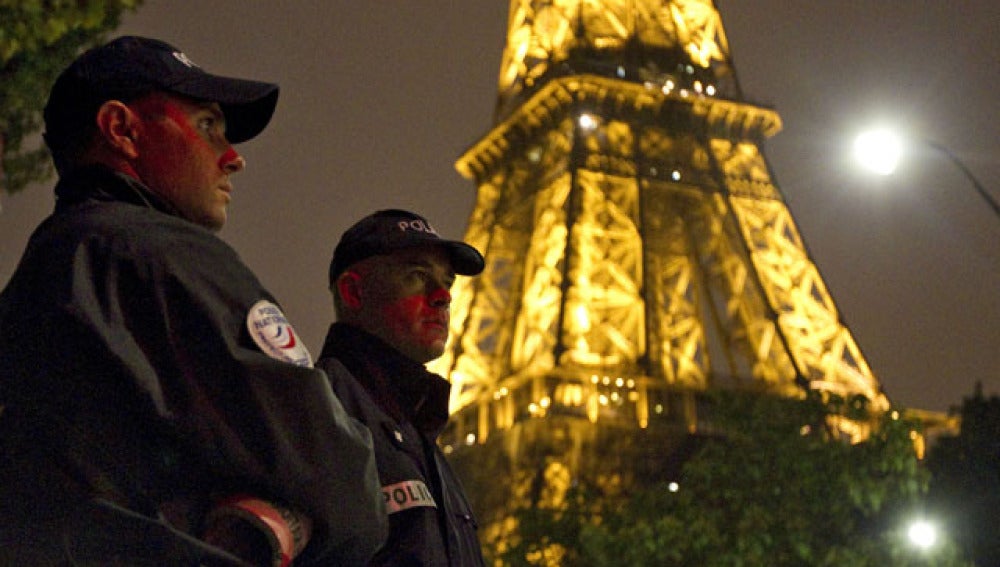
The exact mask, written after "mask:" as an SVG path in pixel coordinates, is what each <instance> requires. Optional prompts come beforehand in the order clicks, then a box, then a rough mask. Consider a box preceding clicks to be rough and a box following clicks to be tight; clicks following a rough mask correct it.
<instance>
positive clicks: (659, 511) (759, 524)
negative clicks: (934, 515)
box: [501, 392, 965, 567]
mask: <svg viewBox="0 0 1000 567" xmlns="http://www.w3.org/2000/svg"><path fill="white" fill-rule="evenodd" d="M712 407H713V408H714V410H713V416H712V417H711V420H712V423H713V424H714V429H715V430H717V434H715V435H711V436H709V437H707V438H706V439H704V440H703V443H702V445H701V448H700V449H699V450H698V451H697V452H696V453H695V454H694V456H693V457H692V458H691V459H690V460H688V461H687V462H686V463H685V464H684V465H683V467H682V468H681V474H680V477H679V478H678V479H677V481H676V483H658V484H655V485H653V486H648V487H642V488H639V489H638V490H636V491H634V492H632V493H631V494H630V495H628V496H627V497H625V498H616V499H607V498H603V497H602V495H601V494H599V491H596V490H594V489H593V487H586V486H577V487H576V488H575V489H574V490H573V491H572V493H571V496H570V498H569V499H568V500H567V504H566V505H565V506H562V507H560V508H558V509H544V508H538V507H534V508H531V509H525V510H521V511H519V512H518V513H517V514H516V515H515V517H516V523H517V526H518V527H517V529H516V531H515V535H514V537H513V538H511V542H512V543H511V544H510V546H509V547H508V548H507V549H506V551H505V552H504V553H503V554H502V557H501V559H502V561H503V562H504V563H505V564H508V565H516V566H520V565H562V566H576V565H579V566H583V565H587V566H594V567H600V566H622V565H667V566H673V565H676V566H699V567H702V566H709V567H712V566H727V567H728V566H732V567H737V566H740V567H754V566H761V567H765V566H766V567H775V566H778V567H780V566H800V565H801V566H826V565H829V566H833V565H837V566H844V565H848V566H859V567H860V566H872V567H874V566H879V567H881V566H886V565H890V566H893V565H895V566H909V565H930V564H933V565H940V566H951V565H954V566H957V565H964V564H965V563H963V562H962V561H961V560H960V559H959V558H958V555H957V553H956V550H955V547H954V546H953V545H952V544H950V543H949V542H943V543H939V545H937V546H936V547H935V548H933V549H931V550H927V551H925V552H920V551H919V550H917V549H915V548H913V547H911V546H910V544H909V543H908V542H907V541H906V538H905V534H904V531H903V528H902V526H903V524H904V522H905V521H906V520H907V519H908V518H909V516H910V514H912V513H913V512H914V511H916V510H918V509H919V506H920V504H921V502H922V498H923V496H924V494H925V492H926V488H927V483H928V480H929V477H928V473H927V471H926V470H925V469H924V468H923V467H922V466H921V464H920V463H919V461H918V459H917V457H916V454H915V451H914V447H913V442H912V439H911V432H912V431H914V429H915V427H916V424H915V423H911V422H907V421H905V420H902V419H899V418H898V414H894V413H890V414H887V415H885V416H883V417H882V418H881V420H880V423H879V424H878V427H877V428H876V429H875V432H874V433H873V434H872V435H871V436H870V437H869V438H868V439H867V440H865V441H863V442H861V443H857V444H853V445H852V444H850V443H847V442H845V441H844V440H842V439H840V436H839V435H838V433H837V430H836V428H834V427H831V426H830V425H829V424H830V423H831V417H842V416H844V415H845V411H848V412H849V411H855V412H857V411H862V412H863V411H864V408H863V406H859V405H858V404H844V403H843V402H842V401H839V403H838V401H834V402H824V401H821V400H820V399H818V398H810V399H806V400H792V399H787V398H779V397H774V396H767V395H748V394H745V393H743V394H734V393H727V392H720V393H719V394H718V395H717V397H715V398H714V402H713V405H712Z"/></svg>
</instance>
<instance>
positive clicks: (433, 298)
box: [429, 286, 451, 307]
mask: <svg viewBox="0 0 1000 567" xmlns="http://www.w3.org/2000/svg"><path fill="white" fill-rule="evenodd" d="M429 303H430V304H431V306H433V307H448V306H449V305H451V292H449V291H448V288H447V287H444V286H438V287H437V289H435V290H434V291H432V292H431V295H430V301H429Z"/></svg>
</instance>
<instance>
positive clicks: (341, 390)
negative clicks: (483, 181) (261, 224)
mask: <svg viewBox="0 0 1000 567" xmlns="http://www.w3.org/2000/svg"><path fill="white" fill-rule="evenodd" d="M483 266H484V263H483V257H482V255H480V253H479V251H477V250H476V249H475V248H473V247H472V246H469V245H468V244H465V243H464V242H457V241H450V240H444V239H442V238H440V237H439V236H438V234H437V232H436V231H435V230H434V228H432V227H431V225H430V223H429V222H428V221H427V219H425V218H423V217H421V216H418V215H415V214H413V213H410V212H407V211H401V210H386V211H379V212H377V213H374V214H372V215H370V216H368V217H365V218H364V219H362V220H361V221H359V222H358V223H357V224H355V225H354V226H352V227H351V228H350V229H348V230H347V231H346V232H345V233H344V234H343V236H342V237H341V239H340V242H339V243H338V244H337V247H336V249H335V251H334V253H333V261H332V262H331V264H330V291H331V292H332V293H333V300H334V308H335V310H336V315H337V322H336V323H334V324H333V325H331V327H330V332H329V333H328V334H327V337H326V342H325V344H324V345H323V352H322V354H320V357H319V360H318V362H317V366H319V367H320V368H323V369H324V370H326V371H327V375H328V376H329V377H330V381H331V383H332V384H333V389H334V391H335V392H336V393H337V396H338V397H339V398H340V399H341V400H342V401H343V403H344V407H345V408H346V409H347V411H348V413H350V414H351V415H353V416H354V417H356V418H358V419H359V420H361V421H362V422H363V423H364V424H365V425H367V426H368V428H369V429H370V430H371V432H372V436H373V438H374V441H375V458H376V461H377V464H378V471H379V476H380V478H381V484H382V494H383V497H384V500H385V504H386V509H387V511H388V512H389V540H388V541H387V542H386V545H385V546H384V547H383V548H382V549H381V550H380V551H379V552H378V553H377V554H376V556H375V558H374V559H373V560H372V562H371V563H370V565H386V566H388V565H412V566H480V565H483V558H482V552H481V551H480V547H479V541H478V539H477V536H476V524H475V519H474V518H473V515H472V511H471V509H470V508H469V504H468V502H467V501H466V499H465V494H464V492H463V490H462V487H461V485H460V484H459V482H458V479H457V478H456V476H455V474H454V472H452V470H451V468H450V467H449V466H448V463H447V461H446V460H445V458H444V454H443V453H442V452H441V449H440V448H439V447H438V445H437V442H436V440H437V437H438V435H439V434H440V433H441V430H442V429H443V428H444V426H445V424H446V423H447V421H448V398H449V393H450V390H451V384H449V383H448V381H446V380H445V379H444V378H442V377H440V376H438V375H436V374H433V373H431V372H428V371H427V370H426V369H425V368H424V364H425V363H427V362H430V361H431V360H434V359H435V358H438V357H439V356H441V354H443V353H444V348H445V343H446V341H447V340H448V324H449V312H448V310H449V306H450V304H451V295H450V293H449V289H450V288H451V285H452V283H453V282H454V281H455V275H456V274H459V275H465V276H474V275H477V274H479V273H480V272H482V271H483ZM345 367H346V371H345Z"/></svg>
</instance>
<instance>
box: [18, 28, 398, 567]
mask: <svg viewBox="0 0 1000 567" xmlns="http://www.w3.org/2000/svg"><path fill="white" fill-rule="evenodd" d="M277 98H278V86H277V85H274V84H270V83H264V82H257V81H250V80H244V79H236V78H228V77H222V76H218V75H213V74H210V73H208V72H206V71H204V70H202V69H201V68H200V67H199V66H197V65H196V64H195V63H194V62H192V61H191V59H190V58H189V57H187V56H186V55H185V54H184V53H183V52H181V51H180V50H179V49H177V48H175V47H173V46H171V45H169V44H167V43H164V42H161V41H158V40H153V39H148V38H141V37H122V38H119V39H117V40H115V41H112V42H110V43H108V44H106V45H103V46H101V47H98V48H95V49H93V50H90V51H88V52H87V53H85V54H83V55H81V56H80V57H79V58H78V59H77V60H76V61H74V62H73V63H72V64H71V65H70V66H69V67H68V68H67V69H66V70H65V71H64V72H63V73H62V74H61V75H60V76H59V78H58V80H57V81H56V83H55V85H54V86H53V88H52V90H51V93H50V98H49V100H48V103H47V105H46V107H45V112H44V118H45V127H46V132H45V141H46V143H47V145H48V146H49V149H50V150H51V152H52V156H53V159H54V162H55V164H56V169H57V171H58V173H59V175H60V180H59V182H58V184H57V185H56V188H55V194H56V198H57V200H56V206H55V211H54V213H53V214H52V215H51V216H50V217H49V218H47V219H46V220H45V221H44V222H43V223H42V224H41V225H40V226H39V227H38V228H37V229H36V231H35V233H34V234H33V235H32V236H31V238H30V240H29V242H28V245H27V249H26V251H25V253H24V256H23V258H22V259H21V262H20V264H19V266H18V268H17V270H16V272H15V273H14V275H13V276H12V278H11V280H10V282H9V284H8V285H7V287H6V288H5V289H4V290H3V292H2V294H0V564H2V565H156V566H166V565H184V566H195V565H248V564H250V565H268V566H270V565H288V564H289V562H290V561H291V560H292V559H293V558H296V559H295V564H296V565H352V564H358V563H363V562H365V561H366V560H367V559H368V558H369V557H370V556H371V555H372V554H373V553H374V551H375V549H377V548H378V546H379V545H380V544H381V542H382V540H383V539H384V537H385V530H386V523H387V522H386V518H385V513H384V510H383V503H382V501H381V494H380V492H379V485H378V478H377V474H376V470H375V463H374V455H373V452H372V446H371V436H370V434H369V433H368V432H367V430H365V429H364V428H363V427H362V426H361V425H360V424H358V423H357V422H356V421H355V420H353V419H351V418H350V417H348V416H347V414H346V413H345V412H344V410H343V407H342V406H341V404H340V403H339V401H338V400H337V399H336V397H335V396H334V395H333V392H332V391H331V389H330V386H329V383H328V381H327V379H326V377H325V375H324V374H323V373H322V372H321V371H319V370H316V369H315V368H313V365H312V360H311V356H310V354H309V352H308V351H307V350H306V349H305V347H303V346H302V342H301V340H300V339H299V337H298V336H297V335H296V333H295V330H294V329H293V327H292V326H291V325H290V324H289V322H288V320H287V319H286V318H285V316H284V315H283V313H282V311H281V309H280V307H279V306H278V304H277V302H276V301H275V299H274V298H273V297H272V296H271V295H270V294H269V293H268V292H267V291H266V290H265V289H264V288H263V286H262V285H261V284H260V282H258V280H257V278H256V277H254V275H253V274H252V273H251V272H250V270H249V269H248V268H247V267H246V266H245V265H244V264H243V263H242V262H241V261H240V259H239V258H238V257H237V255H236V253H235V252H234V251H233V250H232V249H231V248H230V247H229V246H228V245H226V244H225V243H224V242H223V241H222V240H220V239H219V238H218V237H217V236H216V235H215V234H214V232H215V231H216V230H218V229H219V228H220V227H222V225H223V224H224V223H225V221H226V214H227V205H228V203H229V200H230V195H231V192H232V184H231V177H232V176H233V175H234V174H236V173H239V172H240V171H242V170H243V168H244V165H245V164H244V160H243V158H242V156H240V155H239V154H238V153H237V152H236V151H235V150H234V149H233V147H232V145H231V144H236V143H239V142H244V141H246V140H249V139H251V138H253V137H254V136H256V135H257V134H258V133H260V132H261V131H262V130H263V129H264V127H265V126H266V125H267V123H268V122H269V121H270V118H271V115H272V113H273V112H274V108H275V104H276V102H277Z"/></svg>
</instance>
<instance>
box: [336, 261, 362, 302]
mask: <svg viewBox="0 0 1000 567" xmlns="http://www.w3.org/2000/svg"><path fill="white" fill-rule="evenodd" d="M361 288H362V283H361V275H360V274H358V273H357V272H352V271H350V270H348V271H346V272H344V273H343V274H340V277H339V278H337V293H339V294H340V300H341V303H343V305H344V306H345V307H347V308H349V309H358V308H359V307H361Z"/></svg>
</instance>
